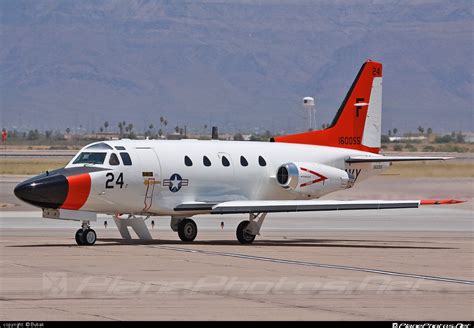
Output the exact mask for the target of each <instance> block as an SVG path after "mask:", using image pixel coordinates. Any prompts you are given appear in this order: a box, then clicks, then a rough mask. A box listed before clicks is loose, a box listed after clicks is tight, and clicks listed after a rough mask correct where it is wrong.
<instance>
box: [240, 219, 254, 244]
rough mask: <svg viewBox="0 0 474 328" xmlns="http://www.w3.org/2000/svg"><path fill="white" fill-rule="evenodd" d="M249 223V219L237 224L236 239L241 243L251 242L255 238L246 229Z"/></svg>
mask: <svg viewBox="0 0 474 328" xmlns="http://www.w3.org/2000/svg"><path fill="white" fill-rule="evenodd" d="M249 224H250V222H249V221H242V222H240V223H239V225H238V226H237V232H236V235H237V240H238V241H239V243H241V244H244V245H245V244H251V243H253V241H254V240H255V235H252V234H251V233H249V232H247V231H246V228H247V226H248V225H249Z"/></svg>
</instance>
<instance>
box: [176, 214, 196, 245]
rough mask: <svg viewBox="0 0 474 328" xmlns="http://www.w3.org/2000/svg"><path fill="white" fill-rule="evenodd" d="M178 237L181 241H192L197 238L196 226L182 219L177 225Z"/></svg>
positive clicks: (188, 220) (191, 221) (189, 220)
mask: <svg viewBox="0 0 474 328" xmlns="http://www.w3.org/2000/svg"><path fill="white" fill-rule="evenodd" d="M178 236H179V238H180V239H181V240H182V241H188V242H189V241H193V240H194V239H195V238H196V236H197V225H196V223H195V222H194V221H193V220H191V219H184V220H182V221H181V222H180V223H179V224H178Z"/></svg>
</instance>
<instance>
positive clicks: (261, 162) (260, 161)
mask: <svg viewBox="0 0 474 328" xmlns="http://www.w3.org/2000/svg"><path fill="white" fill-rule="evenodd" d="M258 164H260V166H267V162H266V161H265V159H264V158H263V157H262V156H258Z"/></svg>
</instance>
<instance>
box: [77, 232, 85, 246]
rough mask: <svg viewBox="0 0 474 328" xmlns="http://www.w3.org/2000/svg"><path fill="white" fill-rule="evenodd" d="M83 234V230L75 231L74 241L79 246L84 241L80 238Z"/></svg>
mask: <svg viewBox="0 0 474 328" xmlns="http://www.w3.org/2000/svg"><path fill="white" fill-rule="evenodd" d="M83 235H84V230H82V229H79V230H77V231H76V243H77V244H78V245H79V246H81V245H84V241H83V240H82V236H83Z"/></svg>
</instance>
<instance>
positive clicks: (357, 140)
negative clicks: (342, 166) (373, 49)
mask: <svg viewBox="0 0 474 328" xmlns="http://www.w3.org/2000/svg"><path fill="white" fill-rule="evenodd" d="M381 111H382V64H381V63H378V62H375V61H371V60H367V61H366V62H365V63H364V64H363V65H362V67H361V69H360V71H359V73H358V74H357V77H356V78H355V80H354V82H353V83H352V86H351V88H350V89H349V92H348V93H347V95H346V97H345V99H344V101H343V102H342V104H341V106H340V108H339V110H338V112H337V114H336V116H335V117H334V120H333V122H332V124H331V125H330V126H329V127H328V128H327V129H324V130H318V131H310V132H303V133H297V134H291V135H286V136H279V137H273V138H272V139H271V141H274V142H288V143H299V144H309V145H320V146H330V147H340V148H349V149H357V150H362V151H367V152H371V153H376V154H378V153H379V151H380V137H381Z"/></svg>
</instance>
